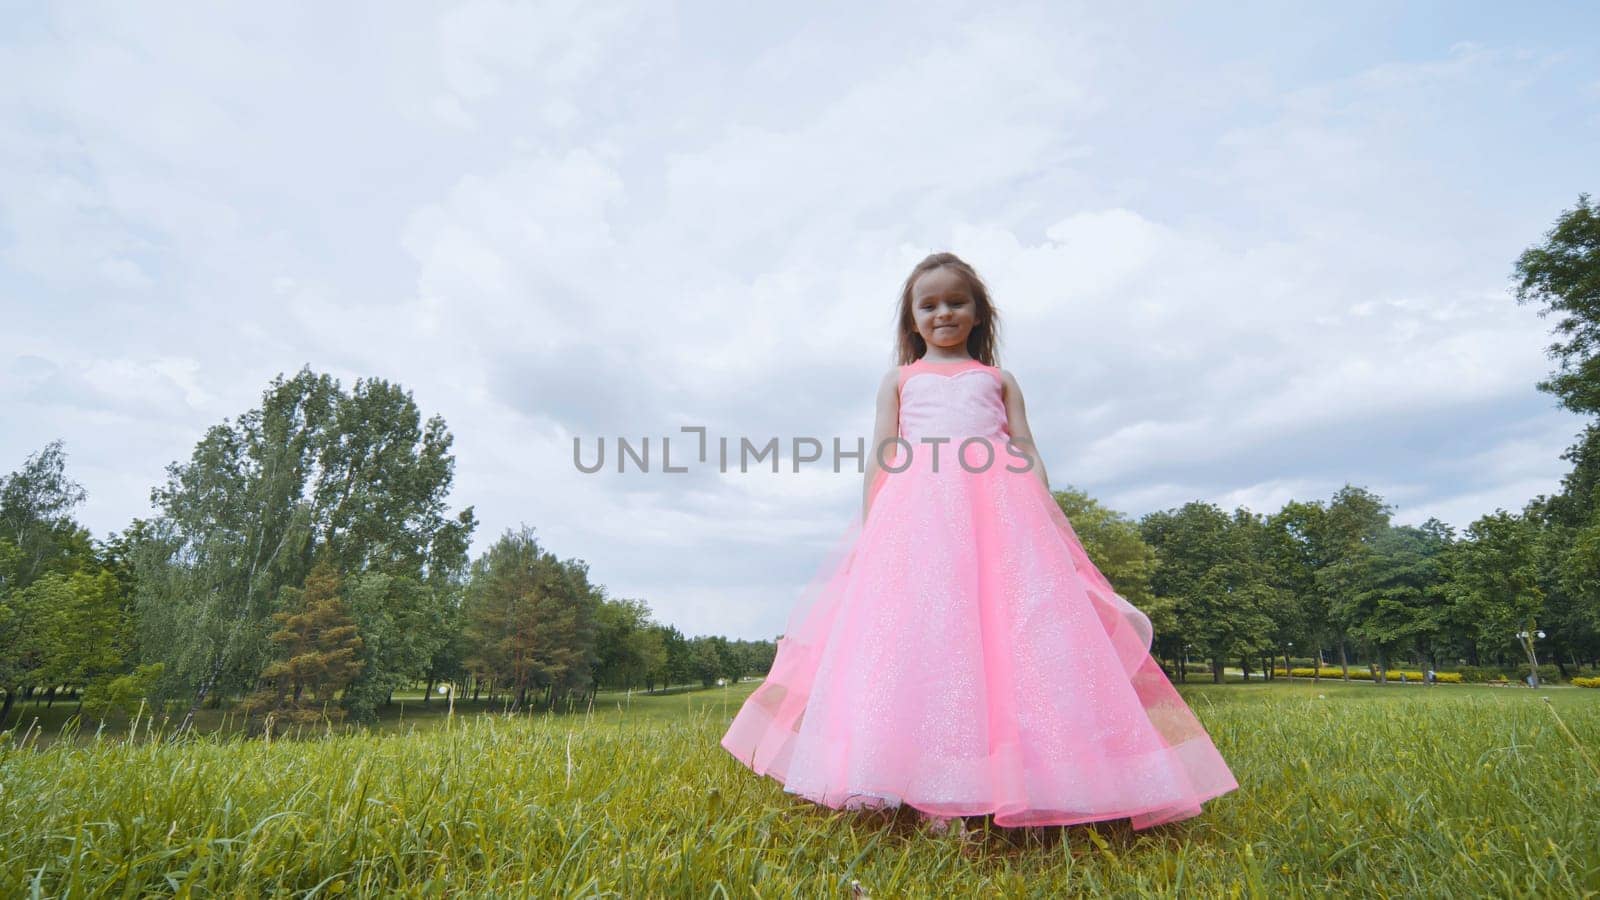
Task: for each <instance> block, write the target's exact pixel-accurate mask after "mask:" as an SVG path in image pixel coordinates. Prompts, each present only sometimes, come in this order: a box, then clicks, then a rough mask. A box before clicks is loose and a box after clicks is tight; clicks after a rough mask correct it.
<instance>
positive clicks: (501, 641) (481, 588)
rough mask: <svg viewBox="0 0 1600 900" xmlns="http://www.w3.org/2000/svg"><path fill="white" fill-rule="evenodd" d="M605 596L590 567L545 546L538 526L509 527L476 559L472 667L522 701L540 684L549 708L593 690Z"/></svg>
mask: <svg viewBox="0 0 1600 900" xmlns="http://www.w3.org/2000/svg"><path fill="white" fill-rule="evenodd" d="M600 601H601V594H600V592H599V590H597V589H596V588H595V587H593V586H592V585H591V584H590V583H589V580H588V567H587V565H585V564H584V563H582V562H581V561H579V560H571V559H568V560H562V559H558V558H557V557H556V556H555V554H553V553H550V552H549V551H547V550H545V549H544V548H542V547H540V546H539V542H538V540H537V539H536V538H535V537H534V535H533V529H532V528H529V527H527V526H523V527H522V528H521V529H520V530H519V531H515V532H513V531H511V530H509V529H508V530H507V531H506V532H505V534H503V535H502V536H501V537H500V539H499V540H498V541H496V542H495V544H494V545H493V546H492V547H490V548H489V550H488V551H487V552H485V553H484V554H483V555H482V556H480V557H478V559H477V560H475V561H474V562H473V565H472V576H471V580H470V581H469V582H468V584H467V590H466V598H465V610H464V612H465V617H466V621H467V632H468V641H469V645H470V646H471V647H472V651H471V652H470V653H469V655H468V657H467V668H468V669H469V670H470V671H472V672H474V673H475V674H477V675H478V676H479V677H482V678H487V679H491V680H492V682H493V683H494V684H495V685H497V686H501V687H504V688H506V689H507V690H509V691H513V692H514V693H515V696H514V698H513V700H512V703H513V705H514V706H516V707H520V706H523V705H525V704H526V703H527V702H528V695H529V692H530V691H534V690H542V691H543V692H544V694H545V698H544V699H545V704H546V706H547V707H549V706H552V705H554V704H555V702H556V701H557V699H558V698H560V697H563V696H566V695H568V694H570V693H571V692H573V691H577V690H582V691H588V690H590V689H591V688H592V685H593V671H594V665H595V664H596V662H597V661H598V660H597V657H596V655H595V648H594V643H595V619H596V616H597V610H598V607H599V606H600Z"/></svg>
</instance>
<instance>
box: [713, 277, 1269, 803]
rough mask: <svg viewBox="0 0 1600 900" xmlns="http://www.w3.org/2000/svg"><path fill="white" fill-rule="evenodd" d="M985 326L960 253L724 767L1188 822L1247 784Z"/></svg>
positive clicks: (977, 288) (843, 795)
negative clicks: (1196, 709) (1092, 545)
mask: <svg viewBox="0 0 1600 900" xmlns="http://www.w3.org/2000/svg"><path fill="white" fill-rule="evenodd" d="M998 325H999V320H998V317H997V316H996V313H995V309H994V305H993V303H991V302H990V299H989V292H988V290H987V288H986V287H985V286H984V284H983V281H982V280H981V279H980V278H979V277H978V275H977V273H976V272H974V271H973V270H972V267H971V266H969V265H967V264H966V263H965V262H963V261H962V260H961V259H960V258H958V257H956V256H954V255H953V254H949V253H936V254H933V255H931V256H929V257H928V258H926V259H924V260H923V261H922V262H920V263H918V264H917V266H916V268H914V269H913V270H912V272H911V274H910V276H909V277H908V278H907V279H906V282H905V285H904V287H903V288H902V290H901V294H900V310H899V336H898V357H899V359H898V362H899V365H897V366H896V367H895V368H894V369H891V370H890V371H889V372H888V373H887V374H886V375H885V376H884V378H883V382H882V384H881V385H880V387H879V390H878V412H877V424H876V426H875V428H874V433H873V443H872V445H871V446H869V448H868V453H867V457H868V459H867V469H866V478H865V479H864V489H863V497H862V509H861V514H860V515H859V516H856V517H855V518H854V520H853V522H852V523H851V526H850V528H849V529H848V530H847V531H846V533H845V536H844V538H843V539H842V540H841V541H840V542H839V543H838V544H837V545H836V546H835V547H834V549H833V551H832V553H831V554H830V555H829V558H828V561H827V562H826V563H825V564H824V565H823V567H822V570H821V571H820V572H819V573H818V575H817V577H816V578H815V579H814V580H813V581H812V582H811V584H810V585H809V586H808V587H807V589H806V591H805V592H804V594H803V595H802V597H801V599H800V601H799V603H798V604H797V605H796V607H795V609H794V611H793V612H792V614H791V616H790V619H789V625H788V628H787V629H786V633H785V634H784V636H783V637H782V638H781V639H780V640H779V641H778V652H777V657H776V659H775V660H774V661H773V665H772V670H771V672H770V673H769V674H768V676H767V678H766V680H765V681H764V682H763V683H762V685H761V686H760V687H759V688H757V689H756V691H755V692H754V693H753V694H751V695H750V697H749V699H748V700H746V701H745V703H744V705H743V707H742V708H741V709H740V710H739V713H738V715H736V716H735V717H734V719H733V724H732V725H731V726H730V727H729V729H728V732H727V734H725V735H724V736H723V738H722V746H723V747H724V748H726V749H727V750H728V752H730V753H732V754H733V755H734V756H735V757H736V758H738V759H739V760H740V761H741V762H743V763H744V764H745V765H747V766H749V767H750V768H751V769H753V770H754V771H755V772H757V773H759V774H766V775H770V776H772V777H773V778H775V779H776V780H778V781H779V782H780V783H782V784H783V785H784V789H785V790H786V791H788V792H790V793H793V794H796V795H799V796H801V797H805V798H807V799H810V800H812V801H815V802H817V803H821V804H823V805H825V806H828V807H832V808H834V809H844V808H850V809H857V808H863V807H885V806H896V805H899V804H901V803H904V804H907V805H910V806H912V807H915V808H916V809H918V810H920V811H922V813H924V814H925V815H927V816H929V817H932V818H934V819H936V820H938V821H939V822H940V823H942V822H943V821H944V820H945V819H947V818H948V817H953V816H968V815H983V814H992V815H993V816H994V823H995V824H996V825H1001V826H1014V825H1068V824H1073V823H1078V822H1088V821H1094V820H1102V819H1118V818H1128V819H1131V824H1132V826H1133V827H1134V828H1148V827H1150V826H1152V825H1158V824H1161V823H1163V822H1171V821H1175V820H1178V819H1183V818H1187V817H1190V816H1194V815H1196V814H1198V813H1199V812H1200V805H1201V803H1202V802H1204V801H1206V800H1209V799H1211V798H1213V797H1216V796H1218V795H1221V794H1223V793H1226V792H1228V791H1231V790H1233V789H1235V788H1237V787H1238V784H1237V782H1236V781H1235V780H1234V778H1233V775H1232V773H1231V772H1230V771H1229V769H1228V766H1227V764H1226V763H1225V762H1224V761H1223V759H1222V757H1221V756H1220V755H1219V754H1218V753H1217V750H1216V747H1215V746H1214V745H1213V744H1212V742H1211V739H1210V737H1209V736H1208V735H1207V734H1206V732H1205V729H1203V728H1202V727H1201V726H1200V723H1199V722H1198V721H1196V719H1195V717H1194V715H1193V713H1191V712H1190V710H1189V708H1188V707H1187V706H1186V705H1185V704H1184V702H1183V700H1182V699H1181V698H1180V697H1179V696H1178V693H1177V692H1176V691H1175V690H1174V689H1173V687H1172V684H1171V683H1170V682H1169V681H1168V680H1167V677H1166V675H1165V674H1164V673H1163V672H1162V670H1161V668H1160V667H1159V666H1158V665H1157V664H1156V662H1155V660H1154V659H1152V658H1151V657H1150V653H1149V651H1150V641H1151V630H1150V620H1149V618H1148V617H1146V616H1145V614H1144V613H1142V612H1140V611H1139V610H1138V609H1136V608H1134V607H1133V606H1132V605H1131V604H1129V603H1128V602H1127V601H1126V600H1125V599H1123V598H1122V597H1121V596H1119V595H1118V594H1117V593H1116V591H1115V590H1114V589H1113V588H1112V586H1111V584H1110V582H1108V581H1107V580H1106V578H1105V576H1104V575H1102V574H1101V573H1100V571H1099V570H1098V569H1097V568H1095V566H1094V564H1093V563H1091V562H1090V561H1089V558H1088V556H1087V555H1086V554H1085V553H1084V550H1083V545H1082V544H1081V543H1080V542H1079V541H1078V537H1077V535H1076V533H1075V532H1074V531H1073V530H1072V526H1071V525H1070V524H1069V523H1068V522H1067V519H1066V516H1065V515H1064V514H1063V513H1062V512H1061V508H1060V506H1058V505H1057V503H1056V502H1055V499H1054V498H1053V497H1052V496H1051V494H1050V490H1049V480H1048V478H1047V476H1046V473H1045V469H1044V465H1043V463H1042V461H1041V460H1040V458H1039V454H1038V452H1037V450H1036V449H1035V448H1034V446H1033V436H1032V434H1031V432H1030V431H1029V429H1028V421H1027V416H1026V414H1025V412H1024V410H1023V403H1022V390H1021V388H1020V387H1018V385H1017V381H1016V379H1015V378H1013V377H1012V376H1011V373H1009V372H1006V371H1004V370H1002V369H999V368H997V367H996V366H995V360H996V355H995V345H996V341H997V338H998V335H999V330H998ZM874 450H876V451H877V452H874Z"/></svg>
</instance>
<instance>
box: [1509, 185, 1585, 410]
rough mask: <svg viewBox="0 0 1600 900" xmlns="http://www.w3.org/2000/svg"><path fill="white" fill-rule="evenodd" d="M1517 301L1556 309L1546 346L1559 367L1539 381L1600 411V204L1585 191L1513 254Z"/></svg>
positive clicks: (1569, 402) (1573, 402) (1577, 405)
mask: <svg viewBox="0 0 1600 900" xmlns="http://www.w3.org/2000/svg"><path fill="white" fill-rule="evenodd" d="M1513 279H1514V281H1515V288H1516V298H1517V303H1519V304H1524V303H1540V304H1543V306H1542V308H1541V309H1540V310H1539V315H1540V316H1541V317H1544V316H1548V315H1550V314H1551V313H1559V314H1560V319H1559V321H1557V323H1556V328H1555V331H1556V333H1557V335H1559V337H1558V338H1557V340H1556V341H1555V343H1552V344H1551V345H1550V346H1549V348H1548V349H1547V353H1548V354H1549V355H1550V357H1551V358H1553V359H1554V360H1556V362H1557V364H1558V365H1557V369H1556V371H1555V372H1553V373H1552V374H1551V375H1550V377H1549V378H1547V379H1546V380H1544V381H1541V382H1539V384H1538V388H1539V390H1541V391H1545V392H1547V393H1551V394H1554V395H1556V396H1557V397H1559V398H1560V400H1561V404H1562V405H1563V406H1565V407H1566V408H1568V409H1570V410H1572V411H1573V412H1576V413H1588V414H1591V415H1593V414H1597V413H1600V210H1596V209H1595V208H1594V207H1593V206H1591V205H1590V204H1589V195H1588V194H1580V195H1578V203H1577V205H1576V206H1574V207H1573V208H1572V209H1569V210H1565V211H1563V212H1562V213H1561V215H1560V216H1559V217H1558V218H1557V219H1556V223H1555V225H1554V227H1552V228H1551V229H1550V231H1548V232H1546V234H1545V239H1544V243H1542V244H1540V245H1538V246H1535V247H1529V248H1528V249H1527V250H1525V251H1523V253H1522V255H1521V256H1519V257H1518V258H1517V261H1516V266H1515V270H1514V275H1513Z"/></svg>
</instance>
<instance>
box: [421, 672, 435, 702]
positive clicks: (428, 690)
mask: <svg viewBox="0 0 1600 900" xmlns="http://www.w3.org/2000/svg"><path fill="white" fill-rule="evenodd" d="M437 680H438V679H436V678H434V677H433V676H432V675H429V676H428V686H427V687H425V688H423V689H422V702H423V703H427V702H428V698H429V697H432V696H433V684H434V682H435V681H437Z"/></svg>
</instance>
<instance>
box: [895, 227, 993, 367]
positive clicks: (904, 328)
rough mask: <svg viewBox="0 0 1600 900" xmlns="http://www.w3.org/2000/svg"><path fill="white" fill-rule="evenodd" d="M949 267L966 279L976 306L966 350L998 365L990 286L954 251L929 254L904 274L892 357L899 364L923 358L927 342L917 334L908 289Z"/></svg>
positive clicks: (982, 360)
mask: <svg viewBox="0 0 1600 900" xmlns="http://www.w3.org/2000/svg"><path fill="white" fill-rule="evenodd" d="M941 266H949V267H950V268H952V269H954V270H955V271H956V274H958V275H960V276H961V277H962V278H965V279H966V280H967V289H968V290H970V291H971V292H972V301H973V302H974V303H976V304H977V305H978V316H977V318H978V324H976V325H974V326H972V333H971V334H968V335H967V353H969V354H971V356H972V358H973V359H975V360H977V361H978V362H981V363H983V364H984V365H986V366H998V365H999V364H1000V363H999V357H1000V352H999V348H998V345H999V342H1000V316H999V314H998V313H997V312H996V311H995V308H994V303H993V302H991V301H990V300H989V288H988V286H987V285H985V284H984V283H983V279H982V278H979V277H978V273H977V272H976V271H974V270H973V268H972V267H971V266H969V265H967V263H966V261H965V260H963V259H962V258H961V257H959V256H957V255H955V254H954V253H930V254H928V255H927V256H926V257H924V258H923V260H922V262H919V263H917V265H916V268H914V269H912V270H911V274H910V275H907V276H906V283H905V286H904V287H902V288H901V289H900V314H899V316H897V317H896V318H897V321H898V322H899V326H898V329H899V336H898V339H897V340H896V341H895V358H896V362H897V364H898V365H902V366H904V365H909V364H911V363H914V362H916V361H917V360H918V359H921V358H922V354H924V353H927V352H928V342H927V341H925V340H923V339H922V335H920V334H918V333H917V322H916V317H915V316H913V315H912V312H911V288H912V286H913V285H915V284H916V281H917V278H919V277H920V276H922V275H924V274H926V273H928V272H931V271H933V270H934V269H937V268H940V267H941Z"/></svg>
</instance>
